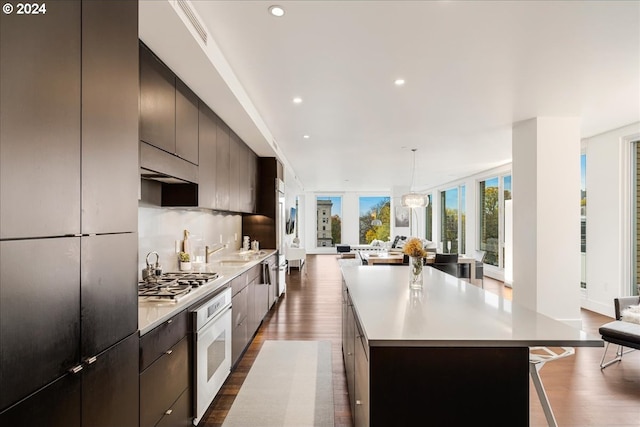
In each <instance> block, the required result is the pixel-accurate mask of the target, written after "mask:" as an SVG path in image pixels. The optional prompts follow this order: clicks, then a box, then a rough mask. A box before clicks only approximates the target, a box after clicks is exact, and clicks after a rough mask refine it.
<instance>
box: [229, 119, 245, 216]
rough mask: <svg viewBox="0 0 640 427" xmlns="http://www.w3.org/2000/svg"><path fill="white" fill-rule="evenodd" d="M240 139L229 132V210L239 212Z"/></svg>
mask: <svg viewBox="0 0 640 427" xmlns="http://www.w3.org/2000/svg"><path fill="white" fill-rule="evenodd" d="M241 144H242V145H244V143H243V142H242V141H240V138H238V136H237V135H236V134H235V132H233V131H231V134H230V137H229V210H230V211H232V212H240V175H241V174H242V170H240V145H241Z"/></svg>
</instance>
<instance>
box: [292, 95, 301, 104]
mask: <svg viewBox="0 0 640 427" xmlns="http://www.w3.org/2000/svg"><path fill="white" fill-rule="evenodd" d="M301 102H302V98H300V97H299V96H296V97H295V98H293V103H294V104H300V103H301Z"/></svg>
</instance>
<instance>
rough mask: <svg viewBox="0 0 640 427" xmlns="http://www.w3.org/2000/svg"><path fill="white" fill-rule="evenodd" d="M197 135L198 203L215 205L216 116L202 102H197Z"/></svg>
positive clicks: (202, 205) (204, 206)
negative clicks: (198, 154) (198, 152)
mask: <svg viewBox="0 0 640 427" xmlns="http://www.w3.org/2000/svg"><path fill="white" fill-rule="evenodd" d="M198 109H199V126H198V137H199V142H200V157H199V167H198V177H199V182H198V203H199V206H200V207H202V208H207V209H214V208H215V207H216V154H217V148H216V145H217V143H216V141H217V131H218V128H217V121H218V118H217V116H216V115H215V113H214V112H213V111H211V109H210V108H209V107H207V106H206V104H204V103H203V102H200V104H199V108H198Z"/></svg>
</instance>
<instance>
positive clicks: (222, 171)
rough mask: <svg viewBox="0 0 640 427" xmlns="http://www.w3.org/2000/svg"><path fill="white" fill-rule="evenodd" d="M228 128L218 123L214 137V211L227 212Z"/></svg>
mask: <svg viewBox="0 0 640 427" xmlns="http://www.w3.org/2000/svg"><path fill="white" fill-rule="evenodd" d="M229 132H230V130H229V127H228V126H227V125H226V124H225V123H224V122H223V121H221V120H220V121H219V122H218V131H217V137H216V203H215V209H218V210H221V211H228V210H229V173H230V167H229V150H230V145H229V144H230V135H229Z"/></svg>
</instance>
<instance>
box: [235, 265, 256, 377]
mask: <svg viewBox="0 0 640 427" xmlns="http://www.w3.org/2000/svg"><path fill="white" fill-rule="evenodd" d="M241 277H242V278H243V281H244V282H245V284H246V276H245V275H243V276H241ZM234 280H235V279H234ZM249 289H250V288H249V286H245V287H244V288H242V290H241V291H240V292H238V293H237V294H235V295H234V296H233V298H232V300H231V304H232V305H231V311H232V313H233V324H232V329H231V366H235V364H236V363H237V362H238V360H239V359H240V356H242V353H243V352H244V349H245V348H246V347H247V345H248V344H249V335H250V333H249V330H248V324H247V320H248V319H247V315H248V312H247V309H248V306H247V303H248V301H249ZM251 335H252V334H251Z"/></svg>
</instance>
